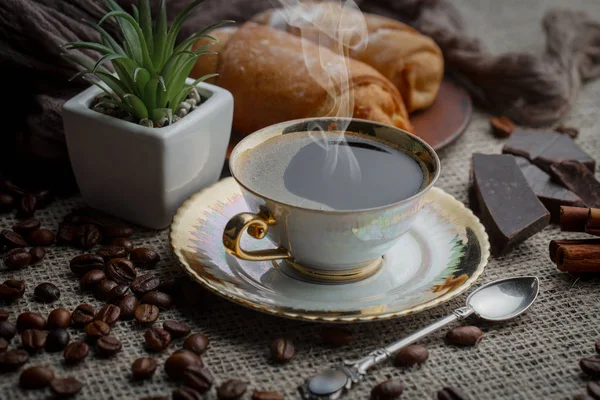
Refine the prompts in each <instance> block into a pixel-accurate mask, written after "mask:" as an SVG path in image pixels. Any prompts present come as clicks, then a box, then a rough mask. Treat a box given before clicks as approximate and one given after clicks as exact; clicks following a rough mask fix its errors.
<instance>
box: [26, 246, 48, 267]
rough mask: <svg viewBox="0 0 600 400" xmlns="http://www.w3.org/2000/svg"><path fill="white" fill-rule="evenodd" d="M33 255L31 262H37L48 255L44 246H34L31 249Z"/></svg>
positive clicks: (30, 252)
mask: <svg viewBox="0 0 600 400" xmlns="http://www.w3.org/2000/svg"><path fill="white" fill-rule="evenodd" d="M29 254H30V255H31V264H37V263H39V262H40V261H42V260H43V259H44V257H46V250H45V249H44V248H43V247H33V248H32V249H30V250H29Z"/></svg>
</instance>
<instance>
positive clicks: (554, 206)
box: [515, 156, 584, 224]
mask: <svg viewBox="0 0 600 400" xmlns="http://www.w3.org/2000/svg"><path fill="white" fill-rule="evenodd" d="M515 158H516V160H517V165H518V166H519V168H521V172H523V175H524V176H525V179H527V183H529V187H531V189H532V190H533V192H534V193H535V195H536V196H537V197H538V199H540V201H541V202H542V204H543V205H544V206H545V207H546V208H547V209H548V211H550V219H551V221H552V222H553V223H555V224H557V223H558V222H559V220H560V206H571V207H583V205H584V204H583V201H582V200H581V199H580V198H579V196H577V195H576V194H575V193H573V192H571V191H570V190H568V189H565V188H564V187H563V186H561V185H559V184H558V183H556V182H554V181H553V180H552V178H551V177H550V175H548V174H547V173H545V172H544V171H542V170H541V169H540V168H539V167H537V166H536V165H533V164H532V163H530V162H529V160H528V159H526V158H524V157H518V156H516V157H515Z"/></svg>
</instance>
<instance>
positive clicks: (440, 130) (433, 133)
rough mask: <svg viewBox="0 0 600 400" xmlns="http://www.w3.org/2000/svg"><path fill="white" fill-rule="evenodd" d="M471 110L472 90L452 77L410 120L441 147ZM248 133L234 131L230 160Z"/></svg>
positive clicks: (463, 126) (464, 123)
mask: <svg viewBox="0 0 600 400" xmlns="http://www.w3.org/2000/svg"><path fill="white" fill-rule="evenodd" d="M472 113H473V103H472V102H471V97H470V96H469V93H467V91H466V90H465V89H463V88H462V87H461V86H458V85H457V84H456V83H454V81H452V80H451V79H450V78H444V80H443V81H442V84H441V85H440V91H439V92H438V95H437V97H436V99H435V101H434V102H433V104H432V105H431V107H429V108H427V109H426V110H423V111H417V112H415V113H413V114H412V115H411V116H410V121H411V122H412V124H413V126H414V128H415V134H416V135H417V136H419V137H421V138H423V139H424V140H425V141H426V142H427V143H429V144H430V145H431V147H433V148H434V149H435V150H441V149H442V148H444V147H446V146H447V145H449V144H450V143H452V142H454V141H455V140H456V139H458V138H459V136H460V135H462V134H463V132H464V131H465V129H467V126H469V122H471V114H472ZM245 136H246V135H245V134H243V133H240V132H235V131H234V132H232V133H231V140H230V141H229V148H228V149H227V159H229V154H230V153H231V150H233V148H234V147H235V145H236V144H238V143H239V141H240V140H242V139H243V138H244V137H245Z"/></svg>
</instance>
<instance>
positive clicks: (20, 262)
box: [4, 248, 33, 269]
mask: <svg viewBox="0 0 600 400" xmlns="http://www.w3.org/2000/svg"><path fill="white" fill-rule="evenodd" d="M32 258H33V257H32V256H31V254H30V253H29V252H28V251H27V250H25V249H21V248H16V249H12V250H10V251H9V252H8V253H6V254H5V255H4V265H6V267H7V268H10V269H21V268H23V267H26V266H28V265H29V264H30V263H31V259H32Z"/></svg>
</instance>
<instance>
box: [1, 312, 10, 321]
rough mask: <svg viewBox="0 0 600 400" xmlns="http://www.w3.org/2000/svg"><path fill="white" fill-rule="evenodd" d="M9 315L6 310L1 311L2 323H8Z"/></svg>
mask: <svg viewBox="0 0 600 400" xmlns="http://www.w3.org/2000/svg"><path fill="white" fill-rule="evenodd" d="M8 316H9V313H8V311H6V310H0V321H6V320H7V319H8Z"/></svg>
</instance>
